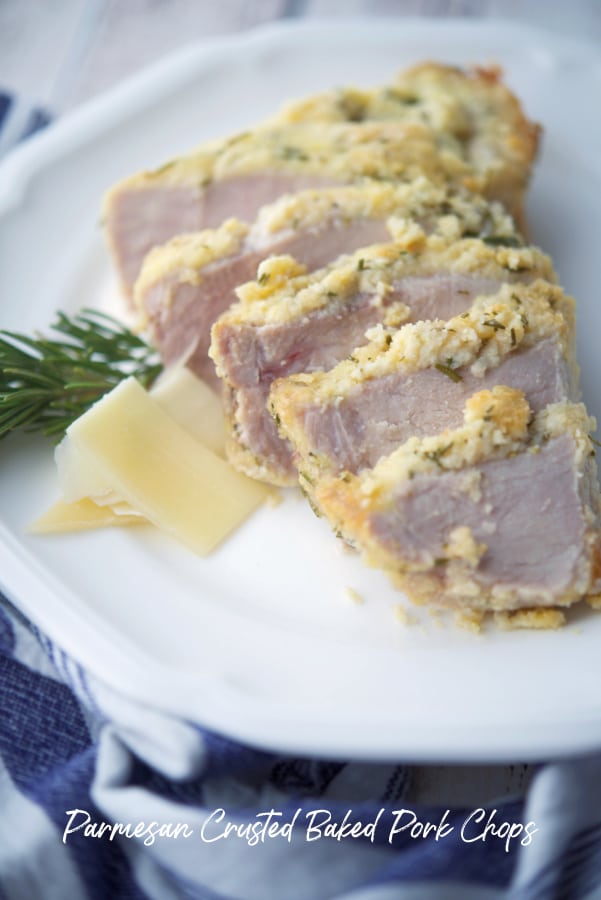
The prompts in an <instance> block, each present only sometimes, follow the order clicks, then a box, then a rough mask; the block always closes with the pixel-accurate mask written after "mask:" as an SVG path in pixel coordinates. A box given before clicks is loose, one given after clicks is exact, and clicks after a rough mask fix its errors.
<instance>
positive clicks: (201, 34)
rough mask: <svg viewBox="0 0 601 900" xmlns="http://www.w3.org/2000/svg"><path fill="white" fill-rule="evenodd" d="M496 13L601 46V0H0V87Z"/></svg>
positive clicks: (496, 789)
mask: <svg viewBox="0 0 601 900" xmlns="http://www.w3.org/2000/svg"><path fill="white" fill-rule="evenodd" d="M352 15H369V16H373V17H376V16H415V15H423V16H465V17H474V16H480V17H484V16H485V17H502V18H506V19H512V20H515V21H519V22H523V23H528V24H531V25H536V26H538V27H545V28H549V29H552V30H555V31H559V32H561V33H562V34H567V35H572V36H576V37H578V36H585V37H587V38H588V39H589V40H596V41H598V42H599V43H600V44H601V0H570V2H566V0H396V2H395V0H371V2H369V0H251V2H244V0H0V90H2V89H4V90H9V91H14V92H16V93H18V94H19V95H21V96H23V97H24V98H27V99H28V100H30V101H32V102H35V103H36V104H39V105H40V106H42V107H46V108H47V109H48V110H49V111H50V112H51V113H53V114H55V115H59V114H60V113H62V112H64V111H66V110H68V109H71V108H73V107H74V106H77V105H78V104H80V103H82V102H84V101H85V100H87V99H88V98H90V97H92V96H94V95H95V94H98V93H100V92H102V91H104V90H106V89H107V88H109V87H111V86H113V85H115V84H116V83H117V82H119V81H120V80H122V79H123V78H125V77H126V76H128V75H131V74H133V73H134V72H136V71H138V70H139V69H140V68H142V67H143V66H145V65H147V64H148V63H150V62H154V61H156V60H157V59H160V57H162V56H165V55H167V54H168V53H171V52H173V51H174V50H176V49H177V48H178V47H180V46H182V45H184V44H186V43H189V42H191V41H194V40H199V39H206V38H208V37H210V36H211V35H218V34H224V33H230V32H235V31H241V30H244V29H247V28H250V27H252V26H254V25H258V24H260V23H263V22H269V21H273V20H275V19H279V18H302V17H325V16H327V17H330V18H332V17H341V16H352ZM532 774H533V768H532V767H530V766H525V765H521V764H520V763H519V760H516V763H515V765H511V766H473V765H472V766H444V765H441V766H418V767H416V768H415V777H414V782H413V786H412V791H411V796H410V798H409V800H410V802H413V803H436V804H441V805H443V806H444V805H452V804H462V805H465V806H467V807H469V808H472V807H475V806H478V805H480V804H481V803H484V802H488V801H491V800H493V799H494V798H500V797H503V796H506V795H509V794H514V793H521V792H523V790H524V788H525V787H526V786H527V783H528V781H529V780H530V778H531V777H532Z"/></svg>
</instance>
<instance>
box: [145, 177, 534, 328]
mask: <svg viewBox="0 0 601 900" xmlns="http://www.w3.org/2000/svg"><path fill="white" fill-rule="evenodd" d="M361 219H379V220H384V221H386V224H387V227H388V231H389V233H390V237H391V239H393V240H394V239H398V241H399V242H402V243H404V245H406V244H407V243H408V242H409V243H411V240H412V238H411V234H413V235H414V238H413V240H414V242H415V241H418V242H419V240H421V236H422V227H420V223H421V225H423V227H424V228H426V230H432V231H434V232H435V233H436V234H439V235H440V236H441V237H442V238H443V239H444V240H446V241H448V242H452V241H454V240H458V239H459V238H461V237H463V236H464V235H465V234H480V233H481V234H482V235H483V236H484V235H486V236H488V239H490V240H497V239H499V240H508V241H512V242H515V243H516V244H519V243H520V242H521V238H520V235H519V233H518V232H517V231H516V229H515V225H514V223H513V221H512V219H511V218H510V216H509V215H508V214H507V213H506V211H505V210H504V208H503V207H502V206H501V205H500V204H498V203H489V202H488V201H486V200H484V199H482V198H481V197H478V196H477V195H474V194H470V193H469V192H467V191H462V190H457V189H452V188H449V187H448V186H446V185H434V184H432V183H431V182H429V181H428V180H427V179H425V178H423V177H421V176H420V177H419V178H417V179H415V180H414V181H412V182H410V183H408V184H391V183H388V182H379V181H367V182H365V183H363V184H360V185H351V186H348V185H347V186H343V187H334V188H323V189H320V190H317V189H312V190H305V191H299V192H298V193H296V194H284V195H283V196H282V197H281V198H280V199H278V200H277V201H275V203H271V204H267V205H266V206H264V207H262V208H261V209H260V210H259V212H258V214H257V218H256V220H255V222H254V224H253V225H252V226H251V225H248V224H246V223H243V222H241V221H240V220H238V219H235V218H229V219H226V221H225V222H223V224H222V225H220V226H219V227H218V228H207V229H204V230H202V231H197V232H191V233H187V234H181V235H177V236H175V237H174V238H172V239H171V240H169V241H167V242H166V243H165V244H162V245H160V246H157V247H155V248H154V249H153V250H151V251H150V253H148V255H147V256H146V258H145V260H144V263H143V266H142V269H141V271H140V274H139V276H138V279H137V281H136V284H135V287H134V302H135V305H136V306H137V307H138V309H139V310H140V312H142V314H143V313H144V297H145V295H146V294H147V292H148V291H149V290H151V289H152V288H153V287H154V286H155V285H157V284H159V283H163V282H166V283H169V285H172V284H173V285H175V284H195V285H198V284H200V283H201V281H202V272H203V270H204V269H206V268H207V267H209V266H211V265H212V264H213V263H217V262H222V261H224V260H226V259H228V258H231V257H233V256H235V255H237V254H239V253H241V252H243V251H244V250H245V249H247V248H250V249H251V251H253V250H254V251H256V250H260V248H261V247H262V246H265V248H266V249H265V254H264V255H266V256H267V255H269V243H267V242H268V241H269V238H274V237H275V238H276V239H278V238H279V239H280V240H281V239H282V238H283V237H285V236H286V235H288V234H293V233H294V232H298V231H302V230H309V229H314V228H319V227H320V226H324V225H326V224H327V223H328V222H332V223H333V224H334V225H338V224H340V223H342V224H343V225H350V224H351V223H353V222H354V221H358V220H361ZM171 293H172V291H171V292H168V295H170V294H171Z"/></svg>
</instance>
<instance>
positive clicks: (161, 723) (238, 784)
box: [0, 93, 601, 900]
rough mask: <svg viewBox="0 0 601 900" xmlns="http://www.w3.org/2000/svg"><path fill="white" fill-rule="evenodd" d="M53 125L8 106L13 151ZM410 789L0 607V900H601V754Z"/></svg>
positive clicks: (407, 776)
mask: <svg viewBox="0 0 601 900" xmlns="http://www.w3.org/2000/svg"><path fill="white" fill-rule="evenodd" d="M48 118H49V117H48V116H47V115H45V114H44V113H43V112H42V111H38V112H36V111H32V110H31V108H29V109H28V110H27V109H26V108H25V107H24V106H23V105H22V104H20V105H18V106H17V104H15V102H14V100H13V99H12V97H11V96H10V95H9V94H2V93H0V148H1V147H2V146H7V145H8V143H9V141H10V142H11V143H14V142H16V141H17V140H20V139H23V138H24V137H26V136H27V135H29V134H31V133H32V131H34V130H36V128H39V127H40V126H42V125H43V124H45V123H46V122H47V121H48ZM0 580H1V573H0ZM410 780H411V770H410V768H409V767H407V766H405V765H402V764H400V763H399V764H396V765H394V764H390V765H383V764H376V763H374V764H370V763H356V762H345V761H343V760H340V761H332V760H317V759H306V758H294V757H281V756H278V755H275V754H273V753H270V752H268V751H259V750H256V749H252V748H250V747H247V746H243V745H241V744H237V743H234V742H232V741H230V740H228V739H227V738H224V737H222V736H220V735H217V734H214V733H212V732H210V731H208V730H206V729H204V728H202V727H200V726H199V725H197V724H192V723H188V722H185V721H181V720H177V719H174V718H171V717H169V716H166V715H164V714H162V713H159V712H158V711H156V710H153V709H152V708H149V707H143V706H140V705H138V704H134V703H133V702H131V701H130V700H129V699H127V698H126V697H125V696H121V695H119V694H117V693H115V692H114V691H113V690H111V689H109V688H108V687H107V686H106V685H104V684H102V683H101V682H99V681H98V680H96V679H95V678H93V677H91V676H90V675H89V674H88V673H86V672H84V671H83V670H82V669H81V667H80V666H79V665H78V664H77V663H75V662H74V661H73V660H70V659H69V658H68V657H67V656H66V655H65V654H64V653H63V652H62V651H61V649H60V648H59V647H57V646H56V645H54V644H52V643H51V642H50V641H49V640H48V639H47V638H46V637H45V636H44V635H43V634H41V633H40V632H39V631H38V629H37V628H36V627H35V625H34V624H32V623H30V622H28V621H26V620H25V619H24V618H23V616H22V615H21V614H20V613H19V612H18V610H17V609H16V608H15V607H14V606H13V605H12V604H11V603H9V601H8V600H7V599H6V598H4V597H2V596H1V595H0V900H37V898H41V900H88V898H89V900H126V898H127V900H137V898H151V900H180V898H197V900H322V898H323V900H326V898H340V900H342V898H348V900H351V898H353V900H389V898H400V900H430V898H431V900H493V898H494V900H497V898H514V900H535V898H536V900H579V898H589V900H592V898H601V754H600V755H596V756H592V757H587V758H581V759H573V760H569V761H565V762H561V763H553V764H546V765H541V766H540V767H539V768H538V770H537V772H536V774H535V776H534V779H533V780H532V782H531V784H530V787H529V789H528V793H527V796H525V797H516V798H513V799H510V800H507V799H504V800H502V801H499V802H495V801H494V798H491V801H490V804H488V805H487V807H486V808H485V809H484V808H482V809H467V808H461V809H447V808H443V807H441V808H437V807H428V808H423V807H421V808H420V807H416V806H415V805H412V804H411V803H409V802H408V801H407V799H406V797H407V791H408V788H409V786H410Z"/></svg>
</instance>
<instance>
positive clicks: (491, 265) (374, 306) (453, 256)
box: [210, 224, 554, 484]
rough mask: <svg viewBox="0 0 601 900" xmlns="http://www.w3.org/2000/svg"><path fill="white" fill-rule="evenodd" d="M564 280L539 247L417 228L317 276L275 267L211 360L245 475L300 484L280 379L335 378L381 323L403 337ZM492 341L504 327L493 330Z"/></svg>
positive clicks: (232, 318)
mask: <svg viewBox="0 0 601 900" xmlns="http://www.w3.org/2000/svg"><path fill="white" fill-rule="evenodd" d="M536 278H545V279H546V280H548V281H553V280H554V273H553V268H552V266H551V263H550V261H549V259H548V257H546V256H545V255H544V254H542V253H541V252H540V251H538V250H536V249H534V248H528V247H505V246H490V245H489V244H488V243H486V242H485V241H484V240H479V239H475V238H462V239H460V240H457V241H453V242H451V243H449V242H448V241H446V240H445V239H444V238H443V237H441V236H440V235H426V234H424V232H423V231H421V230H420V229H419V228H418V227H417V226H415V225H412V224H411V225H409V226H408V228H407V231H406V234H405V239H402V238H401V235H400V234H399V239H398V240H397V241H395V242H392V243H389V244H383V245H376V246H373V247H369V248H363V249H362V250H359V251H357V252H356V253H355V254H353V255H350V256H347V257H344V258H342V259H341V260H338V261H337V262H336V263H333V264H332V265H330V266H328V267H326V268H325V269H321V270H318V271H317V272H314V273H313V274H310V275H306V274H303V272H302V268H301V267H299V266H298V264H297V263H295V262H294V261H293V260H291V259H290V258H287V257H279V258H273V259H269V260H266V261H265V262H264V263H262V264H261V266H260V268H259V278H258V281H256V282H254V283H251V284H247V285H244V286H242V287H240V288H238V295H239V296H240V298H241V301H240V302H239V303H238V304H236V305H235V306H233V307H231V309H230V310H229V311H228V312H226V313H224V314H223V315H222V316H221V318H220V319H219V320H218V321H217V322H216V324H215V325H214V326H213V331H212V343H211V351H210V352H211V355H212V357H213V360H214V361H215V364H216V367H217V372H218V374H219V376H220V377H221V378H222V379H223V381H224V385H225V389H226V390H225V400H226V409H227V414H228V428H229V435H228V456H229V459H230V461H231V462H232V463H233V465H234V466H235V467H236V468H239V469H240V470H241V471H244V472H246V474H248V475H251V476H252V477H255V478H259V479H260V480H264V481H268V482H271V483H273V484H294V483H296V480H297V472H296V468H295V466H294V463H293V459H292V448H291V446H290V444H289V443H288V442H287V441H285V440H283V439H282V438H281V437H280V436H279V434H278V431H277V427H276V423H275V422H274V420H273V419H272V417H271V415H270V413H269V409H268V398H269V391H270V388H271V385H272V384H273V382H274V381H276V379H281V378H284V377H286V376H289V375H293V374H297V373H301V372H305V373H306V372H313V371H316V370H321V369H323V370H327V369H330V368H332V367H333V366H334V365H335V364H336V363H338V362H340V361H341V360H343V359H344V358H345V357H347V356H349V354H351V353H353V351H354V350H355V348H357V347H360V346H361V345H362V344H365V343H366V342H367V340H368V338H367V337H366V336H365V332H366V331H367V330H368V329H370V328H372V327H373V326H374V325H377V324H379V323H381V324H383V325H384V326H386V327H387V328H390V329H394V328H397V327H398V326H400V325H402V324H404V323H407V322H415V321H417V320H420V319H448V318H450V317H452V316H455V315H458V314H460V313H463V312H465V311H466V310H467V309H469V307H470V305H471V303H472V301H473V300H474V298H475V297H478V296H486V295H494V294H496V293H497V292H498V291H499V290H500V288H501V287H502V286H503V284H505V283H515V284H519V283H520V282H530V281H532V280H534V279H536ZM488 331H490V333H491V335H492V334H493V333H494V328H490V329H488Z"/></svg>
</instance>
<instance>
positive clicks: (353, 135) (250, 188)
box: [103, 122, 470, 296]
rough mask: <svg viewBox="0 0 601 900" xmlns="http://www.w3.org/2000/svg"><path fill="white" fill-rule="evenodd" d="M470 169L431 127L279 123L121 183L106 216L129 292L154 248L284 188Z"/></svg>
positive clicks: (458, 173) (463, 173)
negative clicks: (439, 141)
mask: <svg viewBox="0 0 601 900" xmlns="http://www.w3.org/2000/svg"><path fill="white" fill-rule="evenodd" d="M469 173H470V169H469V166H467V164H466V163H465V162H464V161H463V160H462V158H461V148H459V149H458V150H457V152H456V153H454V154H453V153H450V154H440V153H439V148H438V146H437V139H436V135H435V134H434V132H433V131H432V130H431V129H430V128H428V127H427V126H426V125H424V124H418V123H412V122H408V123H404V122H374V123H364V124H361V125H354V124H352V125H351V124H347V123H336V124H332V125H324V124H321V125H319V126H317V125H280V126H273V127H271V128H259V129H257V130H256V131H252V132H246V133H244V134H240V135H236V136H235V137H233V138H230V139H228V140H224V141H219V142H218V141H213V142H212V143H211V144H209V145H207V146H205V147H203V148H201V149H200V150H198V151H197V152H196V153H193V154H191V155H189V156H184V157H181V158H179V159H175V160H173V161H171V162H169V163H166V164H165V165H163V166H161V167H160V168H158V169H156V170H154V171H149V172H142V173H141V174H138V175H135V176H133V177H132V178H127V179H125V180H124V181H121V182H119V183H118V184H117V185H115V187H113V188H112V189H111V190H110V191H109V192H108V194H107V195H106V197H105V200H104V204H103V222H104V225H105V231H106V236H107V241H108V244H109V247H110V249H111V251H112V254H113V257H114V260H115V263H116V266H117V271H118V273H119V276H120V279H121V282H122V287H123V289H124V291H125V293H126V295H127V296H130V295H131V291H132V289H133V285H134V282H135V280H136V278H137V276H138V273H139V271H140V268H141V266H142V262H143V260H144V257H145V256H146V254H147V253H148V252H149V251H150V250H151V249H152V248H153V247H155V246H157V245H159V244H164V243H165V242H166V241H167V240H169V239H170V238H172V237H174V236H175V235H177V234H182V233H184V232H188V231H199V230H201V229H203V228H212V227H216V226H218V225H220V224H221V223H222V222H223V221H224V219H226V218H229V217H236V218H238V219H241V220H242V221H245V222H252V220H253V219H254V218H255V216H256V214H257V211H258V210H259V208H260V207H261V206H263V205H265V204H267V203H271V202H273V201H274V200H276V199H277V198H278V197H280V196H282V194H285V193H294V192H297V191H301V190H305V189H307V188H322V187H327V186H333V185H336V184H349V183H353V182H359V181H362V180H363V179H365V178H372V177H375V178H378V179H384V180H398V179H401V180H406V181H410V180H412V179H413V178H415V177H417V176H418V175H420V174H424V175H426V176H428V177H430V178H431V179H432V180H435V181H437V182H439V183H444V182H446V181H448V180H454V181H455V182H458V183H460V182H462V180H463V179H464V178H467V177H468V175H469Z"/></svg>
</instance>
